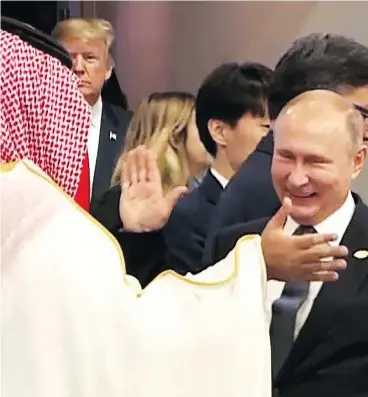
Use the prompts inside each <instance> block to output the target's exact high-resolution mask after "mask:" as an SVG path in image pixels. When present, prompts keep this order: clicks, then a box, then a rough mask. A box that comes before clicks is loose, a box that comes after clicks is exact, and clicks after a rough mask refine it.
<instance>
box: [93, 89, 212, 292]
mask: <svg viewBox="0 0 368 397" xmlns="http://www.w3.org/2000/svg"><path fill="white" fill-rule="evenodd" d="M140 145H145V146H146V147H148V148H151V149H152V151H153V152H154V153H155V155H156V157H157V163H158V168H159V171H160V174H161V180H162V188H163V191H164V192H169V191H170V190H171V189H173V188H174V187H177V186H183V185H186V186H188V187H190V184H191V181H192V179H194V178H199V177H200V176H201V175H202V174H203V173H204V171H205V170H206V168H208V166H209V165H210V163H211V160H212V158H211V156H210V155H209V154H208V152H207V151H206V149H205V148H204V146H203V144H202V142H201V141H200V138H199V134H198V130H197V128H196V124H195V97H194V96H193V95H192V94H189V93H185V92H163V93H153V94H152V95H150V97H149V98H148V99H147V100H144V101H143V102H142V104H141V105H140V106H139V108H138V109H137V111H136V112H135V114H134V116H133V118H132V120H131V122H130V125H129V128H128V131H127V135H126V138H125V143H124V149H123V151H122V153H121V155H120V157H119V159H118V161H117V165H116V167H115V170H114V173H113V176H112V181H111V182H112V187H111V189H110V190H109V191H108V192H107V193H106V194H105V196H104V197H103V199H102V201H101V203H100V205H99V206H98V208H97V210H96V212H95V213H94V214H93V215H94V216H95V217H96V219H97V220H99V221H100V222H101V223H102V224H103V225H104V226H105V227H106V228H107V229H108V230H109V231H110V232H111V233H112V234H113V235H114V236H115V237H116V239H117V240H118V242H119V244H120V245H121V246H122V247H123V246H124V258H125V262H126V268H127V272H128V274H131V275H133V276H135V277H136V278H137V279H138V280H139V281H140V283H141V284H142V286H145V285H147V284H148V283H149V282H150V281H151V280H152V279H153V278H154V277H155V276H156V275H157V274H159V273H160V271H161V270H164V269H162V268H161V266H162V264H163V263H165V261H164V254H165V252H164V251H165V249H164V246H165V244H164V239H163V235H162V233H161V231H157V232H152V233H150V238H147V236H145V235H146V233H143V234H142V236H141V237H142V246H141V247H139V248H138V247H137V236H134V238H133V239H132V234H131V233H129V232H125V231H124V230H123V229H122V222H121V219H120V215H119V201H120V196H121V186H120V176H121V173H122V172H123V170H124V163H125V159H126V156H127V153H128V152H129V151H130V150H132V149H135V148H137V147H138V146H140ZM130 240H131V244H130ZM133 241H134V243H133ZM133 264H134V266H133Z"/></svg>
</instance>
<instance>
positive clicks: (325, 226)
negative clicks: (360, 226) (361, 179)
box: [284, 192, 355, 245]
mask: <svg viewBox="0 0 368 397" xmlns="http://www.w3.org/2000/svg"><path fill="white" fill-rule="evenodd" d="M354 210H355V202H354V199H353V196H352V194H351V192H349V194H348V196H347V198H346V200H345V202H344V204H343V205H342V206H341V207H340V208H339V209H337V210H336V211H335V212H334V213H332V214H331V215H330V216H329V217H327V218H326V219H325V220H324V221H322V222H321V223H319V224H318V225H313V226H314V228H315V229H316V230H317V232H318V233H320V234H324V233H335V234H337V237H338V238H337V240H336V241H334V242H332V243H331V244H333V245H338V244H340V242H341V240H342V237H343V235H344V234H345V231H346V229H347V227H348V225H349V223H350V221H351V218H352V217H353V214H354ZM298 226H299V225H298V224H297V223H296V222H295V221H294V219H292V218H291V217H288V218H287V220H286V223H285V226H284V231H285V233H286V234H287V235H289V236H291V235H292V234H293V233H294V232H295V230H296V229H297V227H298Z"/></svg>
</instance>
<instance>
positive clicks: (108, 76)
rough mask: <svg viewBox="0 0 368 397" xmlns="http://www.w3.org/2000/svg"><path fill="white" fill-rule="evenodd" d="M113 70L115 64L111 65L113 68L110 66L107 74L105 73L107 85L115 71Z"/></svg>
mask: <svg viewBox="0 0 368 397" xmlns="http://www.w3.org/2000/svg"><path fill="white" fill-rule="evenodd" d="M113 68H114V67H113V64H111V66H109V67H108V69H107V70H106V73H105V83H106V81H107V80H108V79H109V78H110V77H111V74H112V69H113Z"/></svg>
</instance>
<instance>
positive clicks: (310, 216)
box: [290, 208, 316, 225]
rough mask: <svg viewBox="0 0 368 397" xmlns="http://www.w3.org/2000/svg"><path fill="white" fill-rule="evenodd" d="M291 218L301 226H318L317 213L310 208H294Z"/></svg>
mask: <svg viewBox="0 0 368 397" xmlns="http://www.w3.org/2000/svg"><path fill="white" fill-rule="evenodd" d="M290 215H291V217H292V218H293V219H294V221H295V222H297V223H298V224H299V225H314V224H316V222H315V219H316V211H314V210H312V209H308V208H303V209H302V208H301V209H298V208H294V209H293V210H292V211H291V214H290Z"/></svg>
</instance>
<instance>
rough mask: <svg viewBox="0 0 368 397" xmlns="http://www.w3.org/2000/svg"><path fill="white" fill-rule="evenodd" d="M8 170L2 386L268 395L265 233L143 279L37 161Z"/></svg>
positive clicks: (77, 393) (100, 396)
mask: <svg viewBox="0 0 368 397" xmlns="http://www.w3.org/2000/svg"><path fill="white" fill-rule="evenodd" d="M0 182H1V185H0V186H1V273H2V289H1V305H2V308H1V309H2V321H1V322H2V323H1V333H2V352H1V356H2V362H1V371H2V374H1V379H2V396H4V397H189V396H190V397H210V396H211V397H270V396H271V364H270V342H269V334H268V319H267V314H266V299H265V295H266V270H265V265H264V262H263V257H262V251H261V246H260V237H259V236H248V237H243V238H242V239H241V240H240V241H239V242H238V243H237V246H236V248H235V249H234V250H233V251H232V252H231V253H230V254H229V255H228V256H227V258H226V259H224V260H223V261H221V262H219V263H218V264H217V265H215V266H213V267H211V268H209V269H207V270H206V271H204V272H202V273H200V274H198V275H196V276H193V275H188V276H187V277H182V276H179V275H177V274H175V273H174V272H165V273H163V274H161V275H160V276H159V277H157V279H155V280H154V281H153V282H152V283H151V284H149V285H148V286H147V287H146V288H145V289H143V290H142V289H141V287H140V285H139V283H138V281H137V280H136V279H134V278H132V277H131V276H127V275H126V274H125V266H124V259H123V255H122V252H121V250H120V247H119V246H118V244H117V242H116V241H115V239H114V238H113V237H112V236H111V235H110V234H109V233H108V232H107V231H106V230H105V229H104V228H103V227H102V226H101V225H99V224H98V222H96V221H95V220H94V219H92V217H90V216H89V215H88V214H86V213H85V212H84V211H83V210H81V209H79V207H78V206H77V205H76V204H74V202H73V201H72V200H71V199H69V198H68V197H67V196H66V195H65V194H64V193H63V192H62V191H61V189H59V188H58V187H56V186H55V184H54V183H53V182H52V181H51V180H50V179H49V178H48V177H47V176H46V175H45V174H43V173H42V171H41V170H39V169H38V168H37V167H36V166H35V165H33V164H31V163H29V162H27V161H23V162H20V163H17V164H13V165H12V166H10V165H8V166H6V167H3V168H2V172H1V181H0ZM142 249H144V247H142Z"/></svg>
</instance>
